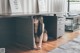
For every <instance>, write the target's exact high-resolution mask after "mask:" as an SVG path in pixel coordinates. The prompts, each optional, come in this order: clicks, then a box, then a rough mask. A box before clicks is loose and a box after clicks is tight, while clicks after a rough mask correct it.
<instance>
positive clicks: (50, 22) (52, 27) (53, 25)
mask: <svg viewBox="0 0 80 53" xmlns="http://www.w3.org/2000/svg"><path fill="white" fill-rule="evenodd" d="M43 18H44V24H45V28H46V30H47V32H48V38H49V39H57V38H58V37H60V36H62V35H64V33H65V31H64V29H65V25H64V24H65V18H64V17H58V16H43Z"/></svg>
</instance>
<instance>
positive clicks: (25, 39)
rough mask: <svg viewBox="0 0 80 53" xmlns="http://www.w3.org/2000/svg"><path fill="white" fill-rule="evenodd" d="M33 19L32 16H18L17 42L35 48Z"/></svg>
mask: <svg viewBox="0 0 80 53" xmlns="http://www.w3.org/2000/svg"><path fill="white" fill-rule="evenodd" d="M33 35H34V30H33V20H32V17H31V16H27V17H19V18H16V36H17V39H16V41H17V42H16V43H19V44H21V45H23V46H25V48H33V43H34V41H33V37H34V36H33Z"/></svg>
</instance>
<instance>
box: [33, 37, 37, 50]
mask: <svg viewBox="0 0 80 53" xmlns="http://www.w3.org/2000/svg"><path fill="white" fill-rule="evenodd" d="M34 49H37V45H36V42H35V37H34Z"/></svg>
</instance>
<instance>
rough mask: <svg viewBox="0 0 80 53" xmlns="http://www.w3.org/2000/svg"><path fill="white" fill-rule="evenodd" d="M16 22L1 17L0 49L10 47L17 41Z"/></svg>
mask: <svg viewBox="0 0 80 53" xmlns="http://www.w3.org/2000/svg"><path fill="white" fill-rule="evenodd" d="M15 35H16V33H15V20H14V19H13V18H5V17H0V48H1V47H2V48H4V47H8V46H10V45H11V44H12V43H14V40H15Z"/></svg>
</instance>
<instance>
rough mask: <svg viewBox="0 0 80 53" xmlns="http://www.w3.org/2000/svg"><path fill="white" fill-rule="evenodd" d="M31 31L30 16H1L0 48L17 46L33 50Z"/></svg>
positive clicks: (31, 21)
mask: <svg viewBox="0 0 80 53" xmlns="http://www.w3.org/2000/svg"><path fill="white" fill-rule="evenodd" d="M33 31H34V30H33V20H32V16H17V17H16V16H1V17H0V48H8V47H9V46H12V45H17V44H19V45H20V47H21V46H25V48H33V43H34V41H33V35H34V32H33Z"/></svg>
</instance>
